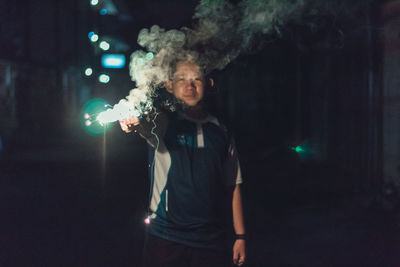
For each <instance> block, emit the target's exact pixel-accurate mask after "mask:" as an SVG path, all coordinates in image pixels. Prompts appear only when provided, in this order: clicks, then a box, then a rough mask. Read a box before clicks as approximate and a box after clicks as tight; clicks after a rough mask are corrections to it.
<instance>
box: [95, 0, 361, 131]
mask: <svg viewBox="0 0 400 267" xmlns="http://www.w3.org/2000/svg"><path fill="white" fill-rule="evenodd" d="M350 2H351V3H350ZM368 2H369V0H352V1H346V0H323V1H322V0H242V1H241V2H239V3H238V4H237V5H233V4H231V3H230V2H229V1H224V0H203V1H201V2H200V3H199V5H198V6H197V7H196V9H195V14H194V15H193V19H194V21H195V24H194V27H193V28H188V27H183V28H181V29H180V30H178V29H172V30H168V31H167V30H165V29H163V28H161V27H159V26H157V25H154V26H152V27H151V28H150V29H142V30H141V31H140V33H139V35H138V44H139V45H140V46H142V47H143V48H144V49H146V51H144V50H138V51H135V52H133V53H132V55H131V61H130V65H129V67H130V75H131V78H132V80H133V81H135V83H136V86H137V88H135V89H133V90H131V91H130V93H129V96H127V97H126V99H123V100H121V101H120V102H119V103H118V104H117V105H115V106H114V107H113V109H109V110H107V111H106V112H103V113H102V114H100V115H99V117H98V120H99V121H101V122H103V123H104V122H111V121H115V120H120V119H123V118H128V117H130V116H135V117H140V116H142V115H143V114H144V113H147V112H149V111H150V110H151V109H152V96H154V95H155V94H156V92H157V90H158V89H159V88H160V87H163V85H164V82H165V81H167V80H168V78H169V75H170V73H171V63H172V62H174V61H176V60H177V59H179V58H180V57H181V56H182V55H184V56H185V55H186V54H185V53H183V51H192V50H194V51H197V52H198V55H199V56H198V58H197V60H198V61H199V62H200V63H201V65H202V66H203V67H204V69H205V71H206V72H207V73H209V72H211V71H213V70H222V69H223V68H225V67H226V66H227V65H228V64H229V63H230V62H232V61H233V60H235V59H236V58H237V57H238V56H239V55H240V54H241V53H242V52H244V51H247V50H249V49H251V48H252V47H253V45H254V43H256V42H258V41H259V38H260V36H261V37H262V36H265V35H267V34H276V33H279V32H280V29H282V28H283V27H285V25H286V24H287V23H299V24H301V23H302V21H303V20H304V18H305V17H307V16H312V15H315V14H322V15H333V16H338V15H340V14H341V13H342V14H344V13H348V14H347V15H348V16H349V15H351V14H353V13H354V12H355V10H357V8H358V7H360V6H365V5H366V4H368ZM148 52H151V53H150V54H149V53H148Z"/></svg>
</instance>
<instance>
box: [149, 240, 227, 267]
mask: <svg viewBox="0 0 400 267" xmlns="http://www.w3.org/2000/svg"><path fill="white" fill-rule="evenodd" d="M231 262H232V261H231V259H230V257H229V253H226V252H225V251H217V250H213V249H206V248H194V247H189V246H186V245H182V244H178V243H175V242H172V241H168V240H165V239H162V238H158V237H155V236H153V235H150V234H147V236H146V240H145V244H144V251H143V267H228V266H232V263H231Z"/></svg>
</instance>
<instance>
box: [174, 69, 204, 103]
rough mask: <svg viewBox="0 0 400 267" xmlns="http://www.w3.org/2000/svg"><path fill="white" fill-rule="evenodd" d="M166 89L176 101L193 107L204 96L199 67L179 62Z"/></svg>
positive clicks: (202, 79)
mask: <svg viewBox="0 0 400 267" xmlns="http://www.w3.org/2000/svg"><path fill="white" fill-rule="evenodd" d="M166 89H167V91H168V92H170V93H171V94H173V95H174V96H175V97H176V98H177V99H179V100H181V101H183V102H184V103H185V104H186V105H188V106H190V107H195V106H196V105H197V104H198V103H199V102H200V101H201V100H202V99H203V96H204V77H203V73H202V71H201V69H200V67H199V66H198V65H197V64H195V63H192V62H179V63H178V64H177V65H176V71H175V73H174V75H173V77H172V80H170V81H168V82H167V83H166Z"/></svg>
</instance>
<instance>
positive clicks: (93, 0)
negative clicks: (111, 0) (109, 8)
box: [90, 0, 99, 6]
mask: <svg viewBox="0 0 400 267" xmlns="http://www.w3.org/2000/svg"><path fill="white" fill-rule="evenodd" d="M98 3H99V0H91V1H90V4H91V5H92V6H96V5H97V4H98Z"/></svg>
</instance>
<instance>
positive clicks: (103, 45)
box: [99, 41, 110, 51]
mask: <svg viewBox="0 0 400 267" xmlns="http://www.w3.org/2000/svg"><path fill="white" fill-rule="evenodd" d="M99 47H100V49H102V50H104V51H107V50H109V49H110V44H109V43H108V42H106V41H101V42H100V44H99Z"/></svg>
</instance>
